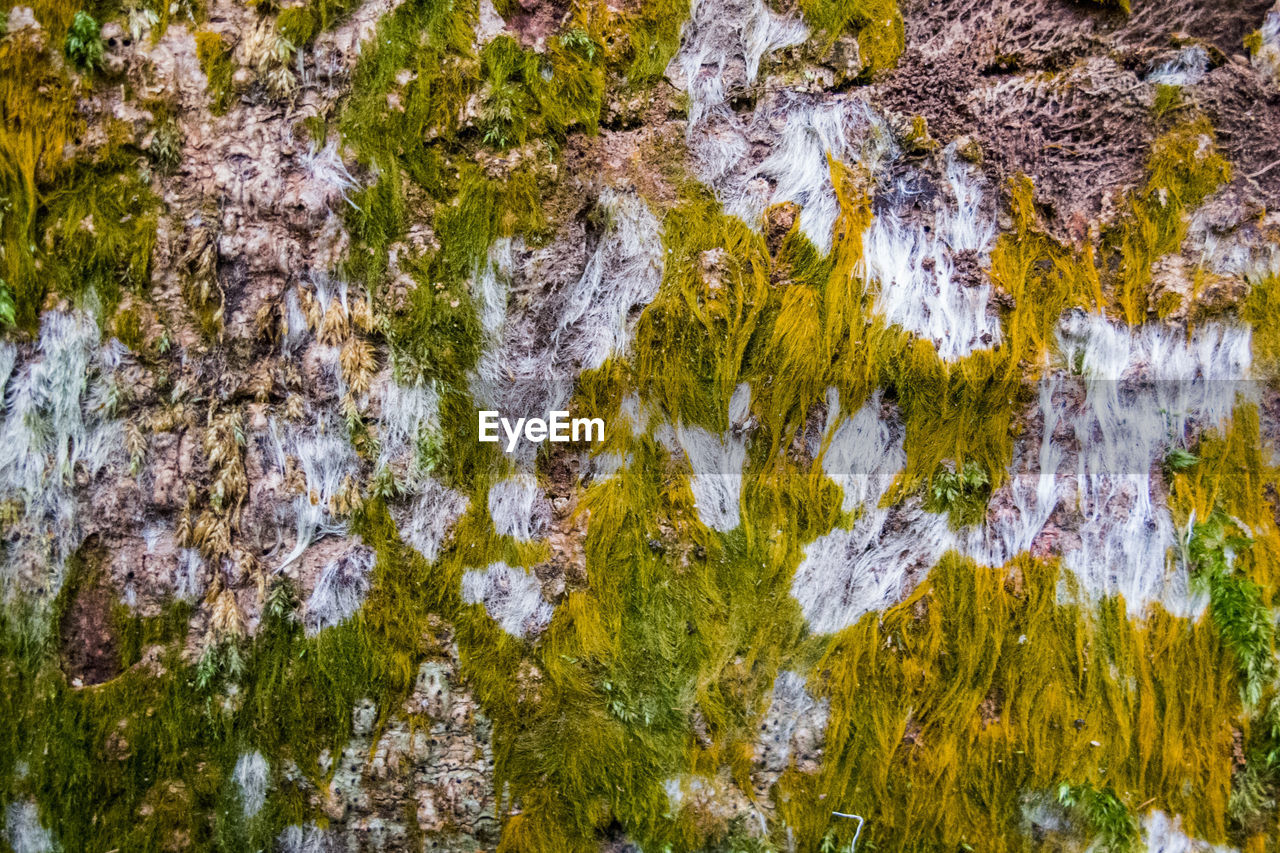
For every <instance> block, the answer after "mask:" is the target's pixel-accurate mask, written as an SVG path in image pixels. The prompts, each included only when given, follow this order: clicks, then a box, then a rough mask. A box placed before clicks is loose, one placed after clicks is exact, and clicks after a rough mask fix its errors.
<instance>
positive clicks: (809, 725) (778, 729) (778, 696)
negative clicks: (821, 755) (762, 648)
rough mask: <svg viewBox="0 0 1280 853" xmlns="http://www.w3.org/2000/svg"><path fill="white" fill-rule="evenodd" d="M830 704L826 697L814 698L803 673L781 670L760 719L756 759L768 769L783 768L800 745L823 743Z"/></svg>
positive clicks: (815, 747)
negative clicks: (806, 685) (766, 707)
mask: <svg viewBox="0 0 1280 853" xmlns="http://www.w3.org/2000/svg"><path fill="white" fill-rule="evenodd" d="M830 704H831V703H830V700H828V699H827V698H825V697H824V698H822V699H815V698H813V696H812V695H811V694H810V693H809V691H808V690H807V689H805V680H804V676H802V675H801V674H800V673H798V672H791V671H790V670H783V671H781V672H779V673H778V677H777V678H776V679H775V680H774V683H773V695H772V697H771V699H770V701H769V709H768V710H767V711H766V712H765V714H764V717H763V718H762V719H761V721H760V726H759V731H760V735H759V741H758V747H757V759H756V760H757V761H759V762H760V763H761V765H763V766H764V767H765V769H767V770H772V771H774V772H781V771H783V770H785V769H786V768H787V765H788V763H789V762H790V761H791V758H792V753H793V751H795V750H796V749H797V748H799V749H812V750H815V751H816V749H817V748H818V747H820V746H821V743H820V741H821V738H822V735H823V732H824V731H825V729H826V725H827V718H828V716H829V714H830Z"/></svg>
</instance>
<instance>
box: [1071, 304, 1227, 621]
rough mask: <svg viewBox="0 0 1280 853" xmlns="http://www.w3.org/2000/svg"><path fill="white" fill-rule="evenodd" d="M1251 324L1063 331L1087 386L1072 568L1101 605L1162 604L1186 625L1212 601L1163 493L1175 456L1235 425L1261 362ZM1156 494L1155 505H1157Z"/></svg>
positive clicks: (1088, 319)
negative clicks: (1163, 469) (1105, 601)
mask: <svg viewBox="0 0 1280 853" xmlns="http://www.w3.org/2000/svg"><path fill="white" fill-rule="evenodd" d="M1250 341H1251V335H1250V331H1249V329H1248V328H1247V327H1245V326H1237V325H1226V324H1222V323H1206V324H1203V325H1201V326H1199V327H1197V328H1196V329H1195V330H1194V331H1193V332H1191V333H1190V334H1189V335H1188V333H1187V332H1186V331H1184V330H1181V329H1170V328H1166V327H1164V326H1159V325H1149V326H1143V327H1140V328H1138V329H1128V328H1125V327H1122V326H1118V325H1116V324H1113V323H1112V322H1110V321H1109V320H1107V319H1106V318H1104V317H1102V316H1100V315H1097V314H1083V313H1076V314H1074V315H1072V316H1071V317H1069V318H1068V319H1067V320H1066V321H1065V322H1064V328H1063V334H1062V338H1061V340H1060V342H1059V348H1060V350H1061V351H1062V353H1063V356H1064V357H1065V359H1066V362H1067V364H1068V366H1069V367H1070V368H1072V369H1073V370H1076V371H1077V372H1078V373H1079V374H1080V375H1081V377H1082V379H1083V383H1084V405H1083V407H1082V408H1081V410H1080V411H1079V412H1078V413H1077V414H1075V415H1074V418H1073V421H1074V422H1073V425H1072V426H1073V431H1074V433H1075V438H1076V441H1077V443H1078V446H1079V455H1078V458H1077V464H1076V472H1075V476H1076V482H1077V484H1078V495H1077V496H1076V498H1077V501H1078V505H1079V512H1080V515H1081V516H1082V517H1083V523H1082V524H1081V526H1080V530H1079V536H1080V544H1079V546H1078V547H1077V548H1074V549H1072V550H1071V551H1070V552H1069V553H1067V554H1066V565H1067V567H1068V568H1069V569H1071V570H1072V572H1074V573H1075V575H1076V576H1077V577H1078V578H1079V579H1080V581H1081V583H1082V586H1083V587H1084V588H1085V589H1086V590H1088V591H1089V592H1091V593H1093V594H1095V595H1097V596H1106V595H1114V594H1121V595H1123V596H1124V597H1125V602H1126V604H1127V605H1128V608H1129V611H1130V613H1131V614H1136V613H1138V612H1140V611H1141V610H1142V609H1143V608H1144V607H1145V606H1146V604H1147V603H1149V602H1154V601H1159V602H1161V603H1163V604H1164V606H1165V607H1166V609H1168V610H1169V611H1170V612H1172V613H1175V614H1178V615H1193V614H1194V613H1196V612H1198V610H1199V609H1200V607H1201V606H1203V602H1202V601H1200V600H1198V599H1197V598H1196V597H1193V596H1190V595H1189V589H1188V578H1187V569H1186V567H1185V566H1177V565H1173V564H1172V563H1171V561H1170V558H1169V550H1170V548H1171V547H1172V546H1173V544H1174V530H1173V520H1172V518H1171V517H1170V514H1169V508H1168V506H1167V504H1166V502H1165V501H1164V499H1163V497H1162V492H1163V489H1162V488H1161V487H1160V485H1159V481H1160V476H1161V475H1160V466H1161V463H1162V461H1163V459H1164V456H1165V455H1166V454H1167V453H1168V452H1169V451H1170V450H1172V449H1173V448H1175V447H1185V446H1186V444H1187V443H1188V441H1189V440H1190V439H1191V438H1193V437H1194V435H1195V434H1196V433H1198V432H1199V431H1200V430H1203V429H1206V428H1213V427H1219V426H1221V425H1223V424H1225V423H1226V422H1227V421H1228V420H1229V419H1230V417H1231V414H1232V412H1233V410H1234V408H1235V405H1236V402H1237V395H1238V394H1241V393H1247V392H1249V391H1250V386H1249V385H1248V384H1247V383H1245V382H1244V380H1246V379H1247V378H1248V376H1249V368H1250V362H1251V355H1250ZM1153 493H1154V496H1153Z"/></svg>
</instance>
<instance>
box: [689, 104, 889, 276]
mask: <svg viewBox="0 0 1280 853" xmlns="http://www.w3.org/2000/svg"><path fill="white" fill-rule="evenodd" d="M779 123H781V124H782V127H781V130H780V132H774V133H770V134H769V136H770V138H772V139H773V140H774V143H773V146H772V148H771V150H770V152H769V155H768V156H767V157H765V158H764V160H763V161H762V162H761V163H760V164H759V165H758V166H755V167H754V168H748V169H745V170H741V171H740V172H736V173H728V172H725V173H723V174H722V175H720V176H716V177H715V178H714V179H713V184H714V185H715V186H716V188H717V191H718V194H719V196H720V198H721V200H722V201H723V203H724V207H725V211H726V212H727V213H730V214H732V215H734V216H737V217H738V218H739V219H742V220H743V221H744V222H747V223H748V224H750V225H752V226H753V227H757V228H758V227H760V225H761V222H762V218H763V216H764V212H765V210H766V209H767V208H768V207H770V206H771V205H775V204H784V203H786V202H793V203H795V204H796V205H798V206H799V207H800V230H801V232H803V233H804V235H805V237H807V238H808V239H809V241H810V242H811V243H813V245H814V246H815V247H816V248H817V249H818V250H819V251H821V252H823V253H826V252H829V251H830V250H831V239H832V230H833V229H834V227H835V223H836V217H837V216H838V215H839V213H840V202H839V199H837V198H836V192H835V186H834V185H833V184H832V182H831V160H837V161H840V162H845V163H858V164H860V165H861V166H862V167H863V168H865V169H866V170H867V172H868V173H869V174H876V173H878V172H879V171H880V169H881V168H882V167H883V166H884V165H886V164H887V163H888V162H889V161H890V160H891V159H892V158H893V157H894V156H895V155H896V154H897V153H898V149H897V146H896V145H895V144H894V142H893V136H892V134H891V132H890V131H889V129H888V128H887V126H886V125H885V124H884V121H883V120H882V119H881V118H880V116H879V114H878V113H876V111H875V110H873V109H872V108H871V107H870V106H868V105H867V104H866V103H865V102H864V101H861V100H856V99H852V98H843V99H839V100H814V99H812V98H809V97H806V96H803V95H795V94H791V93H787V92H783V93H779V94H778V96H777V102H776V103H774V104H772V105H771V106H770V108H769V109H767V110H764V109H762V110H761V111H760V113H759V114H758V115H757V116H756V117H755V119H754V121H753V125H758V126H761V127H767V126H774V125H777V124H779Z"/></svg>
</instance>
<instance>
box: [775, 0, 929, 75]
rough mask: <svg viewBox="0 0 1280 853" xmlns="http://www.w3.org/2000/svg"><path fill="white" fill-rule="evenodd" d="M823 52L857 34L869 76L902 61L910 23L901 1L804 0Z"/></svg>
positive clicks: (801, 5)
mask: <svg viewBox="0 0 1280 853" xmlns="http://www.w3.org/2000/svg"><path fill="white" fill-rule="evenodd" d="M800 9H801V10H802V11H803V12H804V18H805V20H806V21H807V22H808V23H809V26H810V28H811V29H812V30H813V32H814V34H815V36H816V38H817V39H818V42H819V44H820V45H821V52H825V51H827V50H829V49H830V48H831V45H833V44H834V43H835V41H836V39H838V38H839V37H840V36H841V35H843V34H845V33H856V34H857V36H858V50H859V54H860V55H861V57H862V67H863V69H864V72H863V73H864V74H865V75H868V76H870V75H874V74H875V73H876V72H879V71H885V70H888V69H890V68H893V67H894V66H895V65H897V64H898V57H899V56H901V55H902V51H903V50H904V49H905V48H906V46H907V36H906V26H905V24H904V23H903V20H902V12H901V11H899V9H898V3H897V0H855V2H841V0H800Z"/></svg>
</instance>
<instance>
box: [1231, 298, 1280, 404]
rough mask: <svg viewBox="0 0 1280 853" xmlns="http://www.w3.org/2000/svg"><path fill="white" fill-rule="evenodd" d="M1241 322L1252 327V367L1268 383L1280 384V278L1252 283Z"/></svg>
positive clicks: (1243, 308) (1241, 308) (1241, 310)
mask: <svg viewBox="0 0 1280 853" xmlns="http://www.w3.org/2000/svg"><path fill="white" fill-rule="evenodd" d="M1240 318H1241V319H1242V320H1244V321H1245V322H1246V323H1248V324H1249V325H1250V326H1252V327H1253V364H1254V369H1255V370H1257V371H1258V373H1260V374H1261V375H1262V376H1263V377H1265V378H1266V379H1267V380H1269V381H1272V382H1275V381H1277V380H1280V319H1278V318H1280V276H1274V275H1268V276H1264V277H1262V278H1259V279H1256V280H1253V281H1250V282H1249V295H1248V296H1246V297H1245V299H1244V302H1243V303H1242V304H1241V306H1240Z"/></svg>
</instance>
